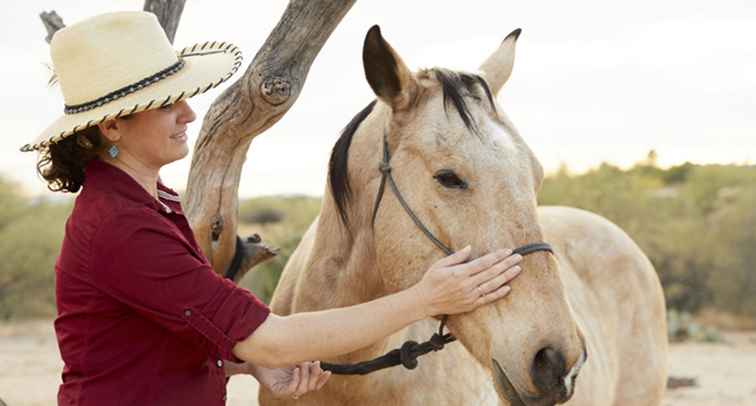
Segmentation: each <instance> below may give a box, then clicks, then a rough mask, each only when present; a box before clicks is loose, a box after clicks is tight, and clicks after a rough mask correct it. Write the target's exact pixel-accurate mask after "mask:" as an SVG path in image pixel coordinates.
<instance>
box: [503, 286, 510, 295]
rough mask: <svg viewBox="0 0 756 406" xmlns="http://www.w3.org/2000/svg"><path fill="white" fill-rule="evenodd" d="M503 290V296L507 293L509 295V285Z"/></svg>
mask: <svg viewBox="0 0 756 406" xmlns="http://www.w3.org/2000/svg"><path fill="white" fill-rule="evenodd" d="M503 289H504V294H505V295H506V294H507V293H509V291H511V290H512V288H511V287H509V285H507V286H504V288H503Z"/></svg>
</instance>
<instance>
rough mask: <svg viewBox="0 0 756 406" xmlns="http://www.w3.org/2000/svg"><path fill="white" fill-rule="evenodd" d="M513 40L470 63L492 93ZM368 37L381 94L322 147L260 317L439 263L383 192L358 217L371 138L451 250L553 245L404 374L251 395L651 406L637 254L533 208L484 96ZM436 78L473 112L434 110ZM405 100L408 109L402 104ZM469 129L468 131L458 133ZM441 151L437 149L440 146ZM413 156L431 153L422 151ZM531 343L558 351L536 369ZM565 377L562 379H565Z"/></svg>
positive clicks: (604, 233) (654, 335) (369, 183)
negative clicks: (316, 187) (321, 163)
mask: <svg viewBox="0 0 756 406" xmlns="http://www.w3.org/2000/svg"><path fill="white" fill-rule="evenodd" d="M371 35H372V38H371ZM512 38H514V39H512ZM514 40H516V35H515V36H514V37H513V35H510V36H508V37H507V39H506V40H505V42H504V43H503V44H502V46H501V48H500V50H499V51H497V53H495V54H494V55H493V56H492V57H491V58H489V60H488V61H487V62H486V63H485V64H484V65H483V67H482V70H483V73H484V75H485V78H486V79H485V80H487V81H488V83H490V84H491V88H492V90H493V93H495V92H496V91H498V89H499V88H500V87H501V85H503V83H504V82H505V81H506V79H507V78H508V76H509V73H510V72H511V63H512V61H513V56H514V54H513V53H514ZM382 41H383V40H382V38H381V37H380V33H378V34H377V37H376V35H374V33H373V31H372V30H371V33H369V34H368V39H367V40H366V54H365V55H366V56H365V58H366V59H365V63H366V71H367V76H368V81H369V82H370V84H371V86H372V87H373V89H374V90H375V91H376V94H377V95H378V97H379V99H380V100H381V103H378V104H377V105H375V108H374V109H373V107H372V105H371V106H369V108H367V109H366V110H363V112H362V113H360V114H359V115H358V117H357V118H356V119H355V120H356V125H352V124H354V123H355V121H353V123H350V126H348V127H347V129H346V130H345V132H347V133H348V132H352V133H356V132H359V133H360V135H359V136H356V135H355V136H354V140H353V141H352V139H351V136H352V135H354V134H348V136H349V139H348V140H347V141H346V148H344V143H343V142H342V141H343V139H344V138H345V137H344V136H343V135H342V140H340V141H339V143H337V146H336V147H335V148H334V155H333V156H332V164H331V177H330V179H329V185H328V187H327V190H326V194H325V195H324V198H323V206H322V208H321V212H320V216H319V217H318V219H316V221H315V222H314V223H313V225H312V226H311V227H310V229H309V230H308V231H307V233H306V234H305V236H304V237H303V239H302V241H301V243H300V245H299V246H298V247H297V249H296V250H295V252H294V253H293V255H292V257H291V258H290V260H289V262H288V264H287V266H286V268H285V269H284V271H283V274H282V275H281V279H280V281H279V284H278V287H277V288H276V291H275V293H274V296H273V301H272V310H273V311H274V312H275V313H276V314H281V315H287V314H291V313H297V312H305V311H315V310H322V309H328V308H334V307H342V306H349V305H353V304H357V303H361V302H365V301H369V300H372V299H375V298H377V297H380V296H383V295H385V294H389V293H391V292H394V291H397V290H400V289H403V288H406V287H407V286H409V285H411V284H412V283H414V282H416V281H417V280H418V279H419V277H420V276H422V272H424V270H425V269H426V267H427V266H428V265H429V264H430V263H432V261H433V260H434V259H437V258H438V254H439V253H438V252H437V250H436V248H435V247H434V246H433V245H432V244H430V243H429V241H428V240H426V239H425V238H424V236H423V235H422V234H421V233H420V231H419V230H418V229H417V228H416V227H415V225H414V224H413V223H411V222H410V221H408V219H407V215H406V213H404V212H403V210H402V208H401V206H400V205H399V204H398V203H397V200H396V199H395V198H393V197H389V196H388V195H387V196H385V197H383V201H382V202H381V207H380V210H379V211H378V212H377V213H378V216H377V218H376V219H375V224H372V222H371V214H372V208H373V203H374V199H375V197H376V190H377V189H378V186H379V183H380V174H379V173H377V172H378V171H377V166H378V165H377V163H378V162H379V159H380V155H381V151H380V148H379V146H380V145H381V144H380V142H381V138H382V136H383V134H388V135H389V136H390V137H392V138H390V139H389V142H390V144H391V145H392V147H393V149H394V150H395V151H397V152H396V155H395V157H394V159H395V160H396V162H397V163H396V164H394V171H393V173H394V176H395V177H396V179H397V183H399V187H400V189H402V191H403V192H405V193H407V200H408V201H409V202H410V204H411V205H412V206H413V207H412V208H413V209H414V210H416V211H417V212H418V215H419V216H420V217H421V218H423V219H425V220H426V221H427V223H428V224H429V225H430V228H431V229H432V230H433V232H434V233H435V234H436V235H437V236H438V238H439V239H440V240H443V241H446V242H448V243H451V244H450V245H452V246H453V247H456V248H460V247H461V246H462V245H463V244H467V243H470V242H472V243H473V247H476V245H477V246H479V249H477V250H476V251H477V253H478V254H481V253H483V252H486V251H489V250H491V249H493V248H498V247H501V246H502V245H504V246H509V247H514V246H519V245H523V244H524V243H526V242H536V241H546V242H548V243H549V244H551V245H552V247H553V249H554V254H553V255H550V254H544V253H539V254H533V255H531V256H528V257H527V258H526V259H524V260H523V273H522V275H520V276H519V277H518V278H517V279H516V280H514V281H513V282H512V292H511V293H510V295H509V296H508V297H506V298H504V299H502V300H501V301H500V302H499V303H496V304H491V305H487V306H484V307H481V308H479V309H476V310H475V311H473V312H471V313H468V314H465V315H458V316H452V317H450V319H449V324H448V327H449V329H450V331H451V332H452V333H453V334H454V335H455V336H456V337H458V339H459V341H458V342H454V343H451V344H449V345H447V346H446V348H444V349H443V350H442V351H441V352H436V353H431V354H429V355H427V356H425V357H422V358H420V359H419V364H420V365H419V366H418V367H417V368H416V369H414V370H405V369H404V368H402V367H394V368H391V369H387V370H383V371H379V372H374V373H372V374H369V375H366V376H333V377H331V379H330V381H329V382H328V383H327V384H326V385H325V387H323V389H321V390H320V391H317V392H313V393H309V394H307V395H305V396H304V397H302V398H301V399H299V400H298V401H294V400H292V399H274V398H273V397H272V396H271V394H270V393H269V392H268V391H266V390H265V389H261V392H260V404H261V405H274V404H275V405H284V404H294V403H296V404H308V405H323V406H325V405H427V404H433V405H501V404H505V405H506V404H510V403H512V404H528V405H551V404H554V403H555V402H563V401H565V400H567V399H570V400H569V401H568V404H574V405H597V406H611V405H617V406H619V405H622V406H628V405H638V406H653V405H660V404H661V402H662V396H663V393H664V387H665V384H666V350H667V341H666V324H665V308H664V307H665V305H664V299H663V295H662V291H661V287H660V284H659V280H658V278H657V276H656V273H655V271H654V269H653V267H652V265H651V263H650V262H649V261H648V259H647V258H646V256H645V255H644V254H643V253H642V252H641V250H640V249H639V248H638V247H637V245H636V244H635V243H633V241H632V240H631V239H630V238H629V237H628V236H627V235H626V234H625V233H624V232H623V231H622V230H620V229H619V228H618V227H616V226H615V225H613V224H611V223H610V222H608V221H607V220H605V219H603V218H601V217H599V216H597V215H594V214H591V213H588V212H585V211H582V210H577V209H571V208H566V207H541V208H536V206H535V190H537V187H538V185H539V184H540V181H541V178H542V171H541V169H540V165H539V164H538V163H537V160H536V159H535V158H534V157H533V156H532V153H531V152H530V150H529V149H528V148H527V147H526V145H525V144H524V142H523V141H522V140H521V138H520V137H519V135H518V134H517V132H516V130H514V128H513V126H511V123H509V121H508V119H507V118H506V117H505V116H503V113H501V112H499V111H497V109H495V108H493V109H492V110H491V109H488V108H485V103H482V102H481V100H482V98H483V97H485V94H484V92H483V90H482V89H481V88H480V87H483V88H484V90H485V93H488V94H489V99H491V98H490V91H489V89H488V88H487V85H486V84H484V83H482V79H481V78H480V77H477V76H474V75H466V76H465V75H460V76H459V78H458V80H457V79H455V80H456V81H452V80H450V79H449V77H447V76H445V75H450V74H449V73H448V72H446V71H440V70H439V71H423V72H420V73H418V74H416V75H414V76H410V74H409V73H408V71H406V68H405V67H404V66H403V64H402V63H401V60H400V59H399V58H398V56H397V55H396V54H395V52H394V51H393V49H391V48H390V47H389V46H388V45H386V44H385V43H383V42H382ZM376 48H377V50H376ZM368 51H370V52H368ZM375 55H379V57H380V58H388V59H389V63H388V64H387V65H388V66H389V67H390V69H388V71H389V74H391V70H392V69H393V70H394V71H395V72H396V75H397V76H398V77H388V78H383V77H378V79H380V80H376V77H375V75H385V74H386V73H385V72H384V71H380V72H378V73H375V72H371V71H370V70H369V66H374V65H376V64H377V63H379V62H381V61H380V60H378V61H375V60H372V59H370V58H376V56H375ZM387 55H388V56H387ZM380 58H379V59H380ZM435 80H437V81H439V82H440V83H442V84H443V85H444V100H445V101H444V103H446V98H447V92H450V91H451V90H449V87H450V86H452V85H457V86H458V87H460V89H461V93H460V94H463V95H464V94H469V95H470V96H469V97H471V98H473V99H476V100H477V101H478V102H479V103H482V104H480V105H482V106H484V107H481V110H473V107H472V105H471V106H467V107H465V106H463V107H465V108H460V107H459V106H461V105H462V104H463V103H465V101H464V100H462V97H460V96H451V98H452V99H453V98H454V97H458V100H453V101H454V104H455V107H456V108H457V110H458V112H459V115H460V117H461V120H459V119H458V120H454V118H453V117H452V115H451V114H449V113H446V112H445V109H444V110H440V108H439V105H438V104H436V103H437V102H436V101H435V100H438V99H437V98H436V97H440V91H438V90H434V89H437V85H436V84H435V83H436V82H434V81H435ZM392 81H393V82H392ZM478 83H479V84H478ZM387 84H388V85H387ZM382 86H394V87H396V88H398V89H399V91H396V89H393V90H394V91H391V90H392V89H389V91H388V96H387V91H386V90H385V89H384V88H383V87H382ZM412 86H417V87H418V88H420V90H417V88H413V87H412ZM434 86H436V87H434ZM479 86H480V87H479ZM407 87H410V91H407V90H406V89H407ZM434 91H435V92H436V93H434ZM413 92H414V93H413ZM405 93H408V94H410V95H412V97H414V99H413V98H412V97H409V96H407V97H409V99H410V100H414V102H410V103H406V102H407V100H403V99H402V97H403V95H404V94H405ZM475 94H478V97H477V98H476V97H475ZM418 100H419V101H418ZM460 100H461V101H460ZM491 103H492V104H493V100H491ZM408 106H409V107H408ZM476 106H477V105H476ZM476 108H477V107H476ZM465 109H467V110H465ZM468 110H469V111H468ZM465 114H467V115H468V118H467V119H465V118H464V115H465ZM447 116H448V120H447V119H446V118H443V117H447ZM462 121H464V123H463V122H462ZM418 122H419V123H418ZM470 122H473V123H474V125H470ZM387 123H388V124H387ZM439 123H442V124H443V125H442V124H439ZM450 123H451V124H450ZM350 127H351V129H350ZM428 128H430V129H431V130H428ZM470 129H475V132H476V133H477V134H478V136H479V138H478V139H475V138H468V137H470V136H469V135H466V134H468V133H469V131H470ZM396 134H398V135H396ZM349 143H352V145H351V149H349ZM446 145H449V146H451V147H450V148H449V149H443V148H445V147H446ZM347 152H348V155H351V157H350V166H349V169H348V171H347V170H346V164H345V163H344V164H343V167H341V169H339V168H340V166H339V164H338V162H337V163H336V164H334V161H335V158H334V157H336V158H338V156H339V155H342V156H346V155H347ZM424 155H429V156H431V155H432V158H433V159H430V160H423V159H422V158H423V157H424ZM336 161H338V159H336ZM437 162H441V163H442V166H441V167H443V168H452V169H453V170H454V173H455V176H454V177H453V178H450V175H448V172H452V170H451V169H450V170H446V169H445V171H446V175H444V176H445V178H444V179H442V180H439V179H436V180H438V181H439V183H440V184H441V185H443V186H439V185H438V184H434V183H433V182H434V181H433V180H429V179H428V178H430V176H428V177H426V175H425V174H426V172H428V173H429V174H432V173H433V169H436V168H427V167H430V166H432V165H433V164H435V163H437ZM413 165H414V166H413ZM426 168H427V171H426ZM437 173H438V172H437ZM502 173H503V175H502ZM339 174H342V175H344V176H346V177H348V180H347V181H346V184H347V189H348V188H349V184H350V183H351V188H352V189H353V190H352V191H351V199H353V201H352V202H348V201H347V203H344V201H341V200H340V198H339V195H341V194H343V193H344V192H343V186H342V187H340V186H338V185H339V184H341V183H342V182H344V179H340V178H339V177H338V175H339ZM457 176H458V177H457ZM433 178H434V179H435V178H436V176H433ZM461 184H464V185H465V187H464V188H463V187H460V186H459V185H461ZM450 185H451V186H450ZM468 185H469V187H468ZM347 195H348V193H347ZM475 199H478V200H477V201H476V200H475ZM473 202H474V203H473ZM456 203H461V204H458V205H457V204H456ZM345 211H346V212H348V216H347V217H348V221H347V220H345V218H347V217H345V216H344V212H345ZM459 219H464V221H460V220H459ZM365 317H370V315H365ZM437 328H438V321H436V320H425V321H422V322H419V323H416V324H414V325H412V326H409V327H407V328H405V329H403V330H401V331H399V332H397V333H395V334H393V335H392V336H390V337H386V338H385V339H383V340H381V341H380V342H377V343H374V344H373V345H371V346H370V347H367V348H363V349H361V350H358V351H356V352H353V353H350V354H345V355H343V356H341V357H338V358H337V359H330V360H324V361H328V362H335V363H354V362H359V361H364V360H368V359H372V358H374V357H376V356H379V355H382V354H384V353H385V352H387V351H389V350H391V349H394V348H398V347H400V346H401V344H402V343H403V342H405V341H407V340H414V341H417V342H421V341H425V340H427V339H428V337H430V335H431V334H432V333H433V332H434V331H436V329H437ZM544 348H551V349H554V350H555V351H557V352H559V354H560V355H559V357H561V361H560V362H557V363H555V364H554V365H551V366H549V369H548V373H547V374H546V375H544V373H543V371H538V368H543V366H540V367H539V366H538V364H537V363H536V361H537V360H539V357H541V355H539V354H543V349H544ZM586 350H587V352H586ZM586 353H587V354H588V357H587V361H585V359H584V355H585V354H586ZM540 360H541V361H542V362H541V364H543V358H540ZM494 361H495V362H498V363H500V364H501V367H502V368H503V369H504V370H505V371H504V372H503V374H504V376H505V377H506V378H507V379H509V380H510V381H511V382H512V385H513V387H514V388H515V390H516V391H517V392H518V394H519V398H520V399H513V398H512V397H511V395H509V394H507V393H508V392H507V391H506V390H502V387H501V384H500V383H499V384H497V383H495V382H500V379H499V380H498V381H495V380H494V378H500V375H496V373H495V372H493V371H494V370H495V369H493V368H492V362H494ZM583 362H584V363H583ZM556 364H561V366H558V367H557V365H556ZM581 367H582V368H581ZM568 370H569V373H568ZM578 371H579V374H580V375H579V377H578V378H577V381H576V383H575V385H572V383H571V382H568V379H567V378H569V377H570V376H572V374H573V372H574V373H575V374H577V372H578ZM549 374H552V375H554V374H557V375H558V376H559V377H567V378H565V379H564V380H563V381H561V380H556V381H551V382H547V383H544V382H545V381H544V379H543V378H542V377H543V376H550V375H549ZM560 379H561V378H560ZM514 396H518V395H514Z"/></svg>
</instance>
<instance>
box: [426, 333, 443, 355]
mask: <svg viewBox="0 0 756 406" xmlns="http://www.w3.org/2000/svg"><path fill="white" fill-rule="evenodd" d="M428 342H429V343H430V345H431V347H433V351H438V350H443V349H444V345H446V339H445V338H444V336H442V335H440V334H438V333H434V334H433V335H432V336H431V338H430V340H428Z"/></svg>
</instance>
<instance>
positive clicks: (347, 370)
mask: <svg viewBox="0 0 756 406" xmlns="http://www.w3.org/2000/svg"><path fill="white" fill-rule="evenodd" d="M387 138H388V137H387V134H386V132H384V133H383V160H382V161H381V163H380V165H379V170H380V171H381V175H382V176H381V185H380V187H379V188H378V195H377V196H376V199H375V206H373V216H372V220H371V225H373V226H374V225H375V217H376V215H377V214H378V207H379V205H380V203H381V198H382V197H383V192H384V190H385V189H386V179H388V182H389V186H391V190H392V191H393V192H394V196H396V198H397V200H399V203H400V204H401V205H402V207H403V208H404V211H405V212H406V213H407V214H408V215H409V216H410V218H411V219H412V221H413V222H414V223H415V225H416V226H417V228H419V229H420V231H422V232H423V234H425V236H426V237H428V239H429V240H431V242H433V244H435V245H436V247H438V248H439V249H440V250H441V251H443V252H444V254H446V255H447V256H449V255H451V254H453V253H454V251H452V249H451V248H449V247H447V246H446V245H444V243H442V242H441V241H439V240H438V238H436V236H435V235H433V233H431V232H430V230H428V228H427V227H425V224H423V222H422V221H420V219H419V218H417V216H416V215H415V213H414V212H413V211H412V209H410V207H409V205H408V204H407V202H406V201H405V200H404V197H403V196H402V194H401V193H400V192H399V188H398V187H397V186H396V182H394V177H393V176H392V175H391V164H390V163H389V161H390V160H391V155H390V154H389V149H388V139H387ZM537 251H548V252H551V253H553V252H554V251H553V250H552V249H551V246H550V245H549V244H546V243H533V244H527V245H523V246H522V247H518V248H515V249H514V250H513V251H512V254H520V255H522V256H525V255H528V254H532V253H534V252H537ZM448 318H449V315H446V314H444V315H442V316H441V324H440V325H439V326H438V332H436V333H433V335H432V336H431V337H430V339H429V340H428V341H425V342H423V343H418V342H417V341H406V342H405V343H404V344H402V346H401V347H400V348H396V349H393V350H391V351H389V352H387V353H386V354H384V355H382V356H380V357H377V358H373V359H372V360H369V361H362V362H358V363H355V364H331V363H328V362H321V363H320V367H321V368H322V369H323V370H324V371H331V373H333V374H337V375H366V374H369V373H371V372H374V371H378V370H381V369H385V368H390V367H393V366H397V365H400V364H401V365H404V367H405V368H407V369H415V368H417V365H418V362H417V357H419V356H421V355H425V354H427V353H429V352H431V351H440V350H442V349H443V348H444V346H445V345H446V344H449V343H451V342H453V341H456V340H457V338H456V337H454V336H453V335H452V334H451V333H444V327H445V326H446V321H447V320H448Z"/></svg>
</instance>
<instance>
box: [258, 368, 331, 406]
mask: <svg viewBox="0 0 756 406" xmlns="http://www.w3.org/2000/svg"><path fill="white" fill-rule="evenodd" d="M252 375H253V376H254V377H255V378H257V380H258V381H259V382H260V384H261V385H263V386H265V387H266V388H268V389H269V390H270V391H271V392H273V395H274V396H276V397H279V398H281V397H287V396H291V397H292V398H294V399H298V398H299V397H300V396H302V395H304V394H305V393H307V392H311V391H314V390H318V389H320V388H322V387H323V385H325V383H326V382H327V381H328V378H330V376H331V372H330V371H323V370H322V369H320V361H315V362H309V361H308V362H303V363H301V364H299V365H296V366H292V367H287V368H265V367H261V366H254V367H253V370H252Z"/></svg>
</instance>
